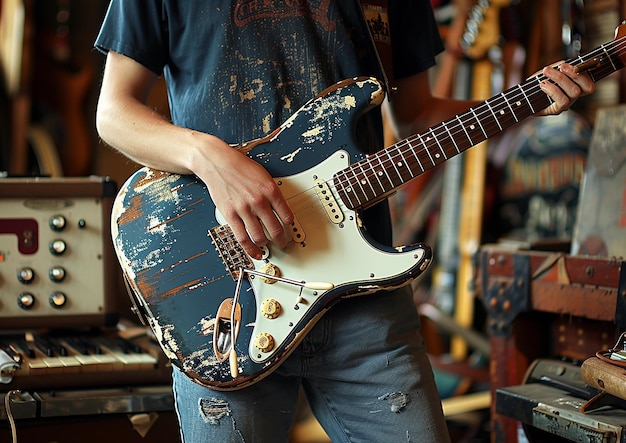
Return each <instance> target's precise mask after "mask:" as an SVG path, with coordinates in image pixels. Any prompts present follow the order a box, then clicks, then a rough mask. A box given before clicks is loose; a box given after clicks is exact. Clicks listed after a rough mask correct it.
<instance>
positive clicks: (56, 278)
mask: <svg viewBox="0 0 626 443" xmlns="http://www.w3.org/2000/svg"><path fill="white" fill-rule="evenodd" d="M65 276H66V273H65V269H64V268H63V267H61V266H53V267H52V268H50V271H48V277H50V280H51V281H53V282H55V283H59V282H62V281H63V280H65Z"/></svg>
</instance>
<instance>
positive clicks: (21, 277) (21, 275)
mask: <svg viewBox="0 0 626 443" xmlns="http://www.w3.org/2000/svg"><path fill="white" fill-rule="evenodd" d="M17 279H18V281H19V282H20V283H22V284H24V285H29V284H31V283H32V282H33V280H35V271H33V268H21V269H19V270H18V271H17Z"/></svg>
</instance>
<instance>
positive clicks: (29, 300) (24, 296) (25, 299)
mask: <svg viewBox="0 0 626 443" xmlns="http://www.w3.org/2000/svg"><path fill="white" fill-rule="evenodd" d="M17 304H18V306H19V307H20V308H22V309H26V310H28V309H31V308H32V307H33V306H34V305H35V296H34V295H33V294H31V293H30V292H22V293H21V294H20V295H18V296H17Z"/></svg>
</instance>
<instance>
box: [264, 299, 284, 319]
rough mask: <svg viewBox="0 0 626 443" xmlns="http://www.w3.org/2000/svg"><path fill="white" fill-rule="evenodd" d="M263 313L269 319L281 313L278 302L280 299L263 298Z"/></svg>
mask: <svg viewBox="0 0 626 443" xmlns="http://www.w3.org/2000/svg"><path fill="white" fill-rule="evenodd" d="M261 314H263V317H265V318H269V319H273V318H276V317H278V315H279V314H280V303H278V300H274V299H273V298H268V299H266V300H263V302H262V303H261Z"/></svg>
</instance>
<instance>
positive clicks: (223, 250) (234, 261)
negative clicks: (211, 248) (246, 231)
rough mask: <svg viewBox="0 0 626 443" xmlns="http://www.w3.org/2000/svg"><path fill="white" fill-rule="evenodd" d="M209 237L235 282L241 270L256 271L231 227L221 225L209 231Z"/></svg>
mask: <svg viewBox="0 0 626 443" xmlns="http://www.w3.org/2000/svg"><path fill="white" fill-rule="evenodd" d="M209 236H210V237H211V240H213V244H214V245H215V249H217V252H218V254H219V255H220V257H221V258H222V261H223V262H224V265H226V270H227V271H228V272H229V273H230V275H231V277H232V278H233V280H237V279H238V278H239V272H240V270H241V269H254V263H252V260H251V259H250V257H249V256H248V254H246V253H245V252H244V250H243V248H242V247H241V245H240V244H239V242H238V241H237V240H236V239H235V235H234V234H233V231H232V229H230V226H228V225H220V226H216V227H214V228H212V229H209Z"/></svg>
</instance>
